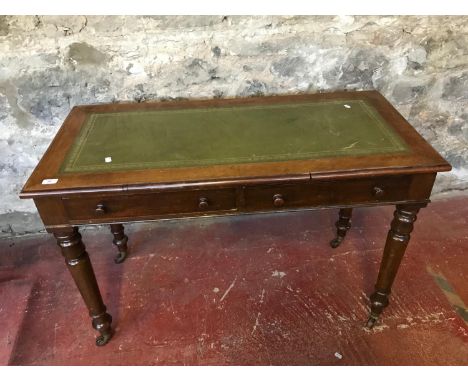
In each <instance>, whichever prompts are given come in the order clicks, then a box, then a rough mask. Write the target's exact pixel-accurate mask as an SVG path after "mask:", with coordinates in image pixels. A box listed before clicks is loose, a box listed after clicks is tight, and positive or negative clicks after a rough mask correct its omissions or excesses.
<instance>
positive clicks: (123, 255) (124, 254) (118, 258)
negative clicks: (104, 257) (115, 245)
mask: <svg viewBox="0 0 468 382" xmlns="http://www.w3.org/2000/svg"><path fill="white" fill-rule="evenodd" d="M126 258H127V252H120V253H119V254H118V255H117V256H116V257H115V258H114V263H116V264H120V263H123V262H124V261H125V259H126Z"/></svg>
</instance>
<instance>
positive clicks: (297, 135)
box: [60, 100, 409, 173]
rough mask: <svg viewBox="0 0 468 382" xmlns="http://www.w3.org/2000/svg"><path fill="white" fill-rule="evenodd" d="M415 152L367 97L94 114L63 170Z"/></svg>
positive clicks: (122, 169) (277, 160)
mask: <svg viewBox="0 0 468 382" xmlns="http://www.w3.org/2000/svg"><path fill="white" fill-rule="evenodd" d="M408 150H409V148H408V147H407V145H406V144H405V143H404V141H403V140H402V139H401V138H400V137H399V136H398V135H397V133H396V132H395V131H394V130H393V128H392V127H391V126H389V124H388V123H387V122H386V121H385V120H384V119H383V118H382V117H381V116H380V114H379V113H378V112H377V111H376V110H375V108H374V107H373V106H372V105H371V104H370V103H368V102H367V101H364V100H343V101H341V100H327V101H320V102H313V101H310V102H303V103H294V104H292V103H289V104H275V105H261V106H252V105H248V106H231V107H216V108H212V107H211V108H203V109H200V108H196V109H195V108H194V109H177V110H151V111H130V112H117V113H110V112H108V113H91V114H90V115H89V117H88V118H87V120H86V122H85V124H84V125H83V127H82V129H81V131H80V133H79V135H78V137H77V138H76V140H75V142H74V143H73V145H72V147H71V149H70V151H69V152H68V154H67V157H66V159H65V161H64V162H63V164H62V167H61V171H60V172H61V173H81V172H107V171H126V170H131V169H133V170H138V169H148V168H174V167H193V166H206V165H217V164H241V163H255V162H279V161H290V160H304V159H314V158H324V157H337V156H357V155H373V154H374V155H380V154H387V153H397V152H398V153H400V154H401V153H402V152H405V151H408Z"/></svg>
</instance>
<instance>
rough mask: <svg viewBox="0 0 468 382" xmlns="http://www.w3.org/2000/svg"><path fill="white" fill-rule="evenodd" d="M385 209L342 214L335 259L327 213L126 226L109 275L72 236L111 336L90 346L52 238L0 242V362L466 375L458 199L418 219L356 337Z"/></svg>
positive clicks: (463, 232)
mask: <svg viewBox="0 0 468 382" xmlns="http://www.w3.org/2000/svg"><path fill="white" fill-rule="evenodd" d="M392 211H393V208H391V207H376V208H362V209H356V210H355V213H354V217H353V227H352V229H351V231H350V232H349V234H348V237H347V238H346V240H345V242H344V243H343V244H342V245H341V247H339V248H338V249H335V250H333V249H332V248H330V247H329V245H328V242H329V240H330V239H331V238H332V237H333V235H334V222H335V220H336V216H337V211H336V210H320V211H303V212H296V213H282V214H268V215H253V216H241V217H228V218H226V217H223V218H207V219H187V220H178V221H166V222H163V221H161V222H156V223H150V224H139V225H132V226H130V227H129V228H128V230H127V231H128V232H127V233H128V236H129V238H130V242H129V243H130V244H129V249H130V251H131V255H130V257H129V258H128V259H127V260H126V262H125V263H124V264H121V265H116V264H114V263H113V256H114V255H115V249H114V248H113V246H112V244H111V240H112V238H111V235H110V233H108V232H107V230H101V229H100V230H95V229H94V230H84V231H83V232H82V234H83V238H84V241H85V244H86V246H87V249H88V252H89V253H90V256H91V260H92V261H93V264H94V268H95V271H96V275H97V278H98V281H99V283H100V287H101V291H102V293H103V296H104V299H105V303H106V304H107V306H108V310H109V312H110V313H111V314H112V315H113V318H114V324H115V329H116V334H115V337H114V338H113V339H112V341H111V342H110V343H109V344H108V345H106V346H105V347H103V348H98V347H96V346H95V345H94V336H95V331H94V330H93V329H92V328H91V322H90V319H89V318H88V316H87V311H86V309H85V307H84V304H83V303H82V300H81V297H80V296H79V294H78V292H77V290H76V289H75V286H74V284H73V282H72V280H71V277H70V276H69V274H68V273H67V270H66V268H65V265H64V263H63V260H62V258H61V255H60V254H59V250H58V247H57V246H56V244H55V240H54V239H53V238H52V237H51V236H49V235H42V236H36V237H29V238H18V239H6V240H1V241H0V304H1V309H0V322H2V325H1V327H0V362H2V363H3V364H12V365H255V364H259V365H270V364H273V365H397V364H398V365H461V364H462V365H467V364H468V326H467V325H468V311H467V310H466V306H465V305H464V304H468V288H467V285H468V282H467V275H468V261H467V255H468V224H467V216H468V197H465V198H463V197H461V198H460V197H459V198H454V199H448V200H441V201H437V202H434V203H432V204H431V205H429V207H428V208H426V209H424V210H422V211H421V212H420V214H419V219H418V222H417V223H416V228H415V231H414V233H413V236H412V241H411V243H410V245H409V247H408V250H407V254H406V257H405V259H404V260H403V263H402V266H401V268H400V273H399V275H398V277H397V280H396V283H395V286H394V288H393V295H392V300H391V305H390V306H389V307H388V308H387V310H386V311H385V313H384V315H383V318H382V320H381V322H380V324H379V326H377V327H376V328H375V329H374V330H367V329H365V328H364V327H363V324H364V322H365V321H366V318H367V305H368V298H367V296H368V295H369V293H370V292H371V291H372V287H373V284H374V282H375V280H376V276H377V271H378V265H379V261H380V256H381V252H382V248H383V244H384V240H385V236H386V232H387V230H388V226H389V222H390V219H391V215H392ZM437 278H439V284H440V283H441V282H442V284H443V285H445V289H446V290H449V291H450V290H451V292H450V293H448V292H444V290H443V289H442V288H441V287H440V286H439V284H437V282H436V281H437V280H436V279H437ZM441 280H442V281H441ZM444 283H445V284H444ZM447 285H448V286H447ZM450 301H451V302H452V303H451V302H450ZM454 301H455V302H454ZM452 304H455V305H457V304H458V305H463V306H461V307H460V306H458V305H457V306H458V308H456V307H454V306H452ZM456 309H457V311H456Z"/></svg>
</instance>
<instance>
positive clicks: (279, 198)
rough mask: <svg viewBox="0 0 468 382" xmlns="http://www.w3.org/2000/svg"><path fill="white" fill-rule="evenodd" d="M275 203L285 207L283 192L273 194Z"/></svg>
mask: <svg viewBox="0 0 468 382" xmlns="http://www.w3.org/2000/svg"><path fill="white" fill-rule="evenodd" d="M273 205H274V206H275V207H283V206H284V199H283V195H281V194H276V195H274V196H273Z"/></svg>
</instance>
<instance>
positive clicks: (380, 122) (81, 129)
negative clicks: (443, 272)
mask: <svg viewBox="0 0 468 382" xmlns="http://www.w3.org/2000/svg"><path fill="white" fill-rule="evenodd" d="M450 168H451V167H450V165H449V164H448V163H447V162H446V161H445V160H444V159H443V158H442V157H441V156H440V155H439V154H438V153H437V152H436V151H435V150H434V149H433V148H432V147H431V146H430V145H429V144H428V143H427V142H426V141H425V140H424V139H423V138H422V137H421V136H420V135H419V134H418V133H417V132H416V131H415V130H414V128H413V127H411V125H410V124H409V123H408V122H407V121H406V120H405V119H404V118H403V117H402V116H401V115H400V114H399V113H398V112H397V111H396V110H395V109H394V108H393V107H392V106H391V105H390V103H389V102H388V101H386V100H385V98H384V97H382V96H381V95H380V94H379V93H378V92H375V91H366V92H337V93H325V94H313V95H311V94H308V95H290V96H273V97H259V98H247V99H225V100H205V101H199V100H196V101H177V102H176V101H174V102H156V103H140V104H106V105H88V106H77V107H74V108H73V109H72V111H71V112H70V114H69V115H68V117H67V118H66V120H65V122H64V123H63V126H62V127H61V129H60V130H59V131H58V133H57V135H56V137H55V139H54V140H53V142H52V143H51V145H50V147H49V149H48V150H47V151H46V153H45V154H44V156H43V158H42V159H41V161H40V162H39V164H38V165H37V167H36V168H35V170H34V171H33V173H32V175H31V177H30V178H29V180H28V181H27V183H26V184H25V186H24V188H23V190H22V192H21V195H20V197H21V198H33V199H34V202H35V204H36V206H37V209H38V211H39V214H40V216H41V218H42V220H43V222H44V225H45V227H46V229H47V231H48V232H50V233H53V234H54V235H55V237H56V239H57V242H58V245H59V246H60V247H61V250H62V254H63V256H64V257H65V261H66V265H67V267H68V269H69V271H70V273H71V275H72V277H73V279H74V281H75V283H76V285H77V287H78V289H79V291H80V293H81V295H82V297H83V299H84V302H85V303H86V306H87V307H88V309H89V313H90V316H91V317H92V325H93V327H94V328H95V329H96V330H98V331H99V333H100V335H99V336H98V337H97V339H96V343H97V345H104V344H106V343H107V342H108V341H109V339H110V338H111V336H112V328H111V321H112V317H111V316H110V314H108V313H107V312H106V307H105V305H104V303H103V300H102V297H101V294H100V291H99V287H98V284H97V281H96V278H95V275H94V272H93V268H92V266H91V262H90V259H89V257H88V254H87V252H86V250H85V246H84V244H83V243H82V241H81V236H80V234H79V232H78V226H80V225H86V224H103V223H106V224H110V227H111V231H112V233H113V235H114V244H115V245H116V246H117V247H118V250H119V255H118V257H117V258H116V262H117V263H119V262H122V261H123V260H124V259H125V257H126V255H127V240H128V239H127V237H126V235H125V234H124V228H123V225H122V223H125V222H130V221H145V220H154V219H159V218H179V217H187V216H206V215H229V214H241V213H256V212H271V211H275V212H276V211H283V210H295V209H303V208H309V209H312V208H324V207H337V208H339V209H340V212H339V219H338V221H337V223H336V226H337V236H336V238H335V239H333V240H332V241H331V243H330V244H331V246H332V247H337V246H338V245H339V244H340V242H341V241H342V240H343V238H344V237H345V235H346V232H347V230H348V229H349V228H350V221H351V213H352V208H353V207H356V206H373V205H383V204H395V205H396V210H395V213H394V218H393V221H392V223H391V228H390V231H389V233H388V236H387V241H386V244H385V249H384V253H383V259H382V263H381V265H380V271H379V275H378V278H377V283H376V286H375V291H374V293H373V294H372V295H371V296H370V301H371V302H370V317H369V319H368V321H367V326H368V327H369V328H371V327H372V326H373V325H374V323H375V322H376V320H377V318H378V316H379V314H380V313H381V312H382V310H383V309H384V308H385V307H386V306H387V305H388V298H389V294H390V289H391V286H392V283H393V280H394V278H395V276H396V273H397V270H398V267H399V264H400V261H401V259H402V256H403V254H404V252H405V249H406V246H407V244H408V241H409V238H410V233H411V231H412V229H413V223H414V221H415V220H416V215H417V213H418V211H419V209H420V208H422V207H425V206H426V205H427V203H428V202H429V197H430V194H431V190H432V186H433V183H434V180H435V178H436V175H437V172H439V171H449V170H450Z"/></svg>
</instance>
